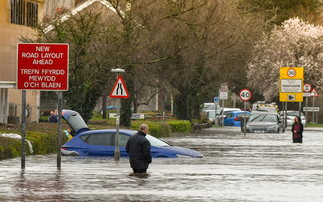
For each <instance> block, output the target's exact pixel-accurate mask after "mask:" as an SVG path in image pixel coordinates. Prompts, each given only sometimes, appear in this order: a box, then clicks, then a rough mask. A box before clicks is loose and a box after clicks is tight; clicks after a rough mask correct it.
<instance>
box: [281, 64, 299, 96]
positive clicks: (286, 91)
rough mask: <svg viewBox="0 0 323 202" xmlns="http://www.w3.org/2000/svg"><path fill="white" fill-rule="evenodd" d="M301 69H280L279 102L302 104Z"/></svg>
mask: <svg viewBox="0 0 323 202" xmlns="http://www.w3.org/2000/svg"><path fill="white" fill-rule="evenodd" d="M303 77H304V69H303V67H281V68H280V80H279V101H281V102H303Z"/></svg>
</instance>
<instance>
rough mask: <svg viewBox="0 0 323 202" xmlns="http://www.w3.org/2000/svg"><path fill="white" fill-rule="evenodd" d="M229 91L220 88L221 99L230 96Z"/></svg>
mask: <svg viewBox="0 0 323 202" xmlns="http://www.w3.org/2000/svg"><path fill="white" fill-rule="evenodd" d="M228 94H229V92H228V91H222V90H221V89H220V90H219V98H220V100H227V99H228V97H229V95H228Z"/></svg>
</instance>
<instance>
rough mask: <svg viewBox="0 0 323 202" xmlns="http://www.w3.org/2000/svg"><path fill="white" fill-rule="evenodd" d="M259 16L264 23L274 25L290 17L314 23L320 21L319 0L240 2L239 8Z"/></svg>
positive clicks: (320, 5)
mask: <svg viewBox="0 0 323 202" xmlns="http://www.w3.org/2000/svg"><path fill="white" fill-rule="evenodd" d="M242 7H244V8H245V9H247V10H249V11H251V12H254V13H258V14H261V15H262V16H264V20H265V21H270V22H271V23H274V24H276V25H281V23H282V22H284V21H285V20H288V19H289V18H292V17H297V16H299V17H302V19H303V20H306V21H310V22H315V21H318V20H320V19H319V18H320V17H319V16H320V14H321V12H320V10H321V7H322V2H321V1H320V0H240V8H242Z"/></svg>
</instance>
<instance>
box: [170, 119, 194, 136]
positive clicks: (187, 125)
mask: <svg viewBox="0 0 323 202" xmlns="http://www.w3.org/2000/svg"><path fill="white" fill-rule="evenodd" d="M167 123H168V124H169V125H170V127H171V131H172V132H183V133H189V132H191V122H190V121H185V120H178V121H169V122H167Z"/></svg>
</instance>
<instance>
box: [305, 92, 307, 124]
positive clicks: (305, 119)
mask: <svg viewBox="0 0 323 202" xmlns="http://www.w3.org/2000/svg"><path fill="white" fill-rule="evenodd" d="M305 120H306V122H305V127H307V97H305Z"/></svg>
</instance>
